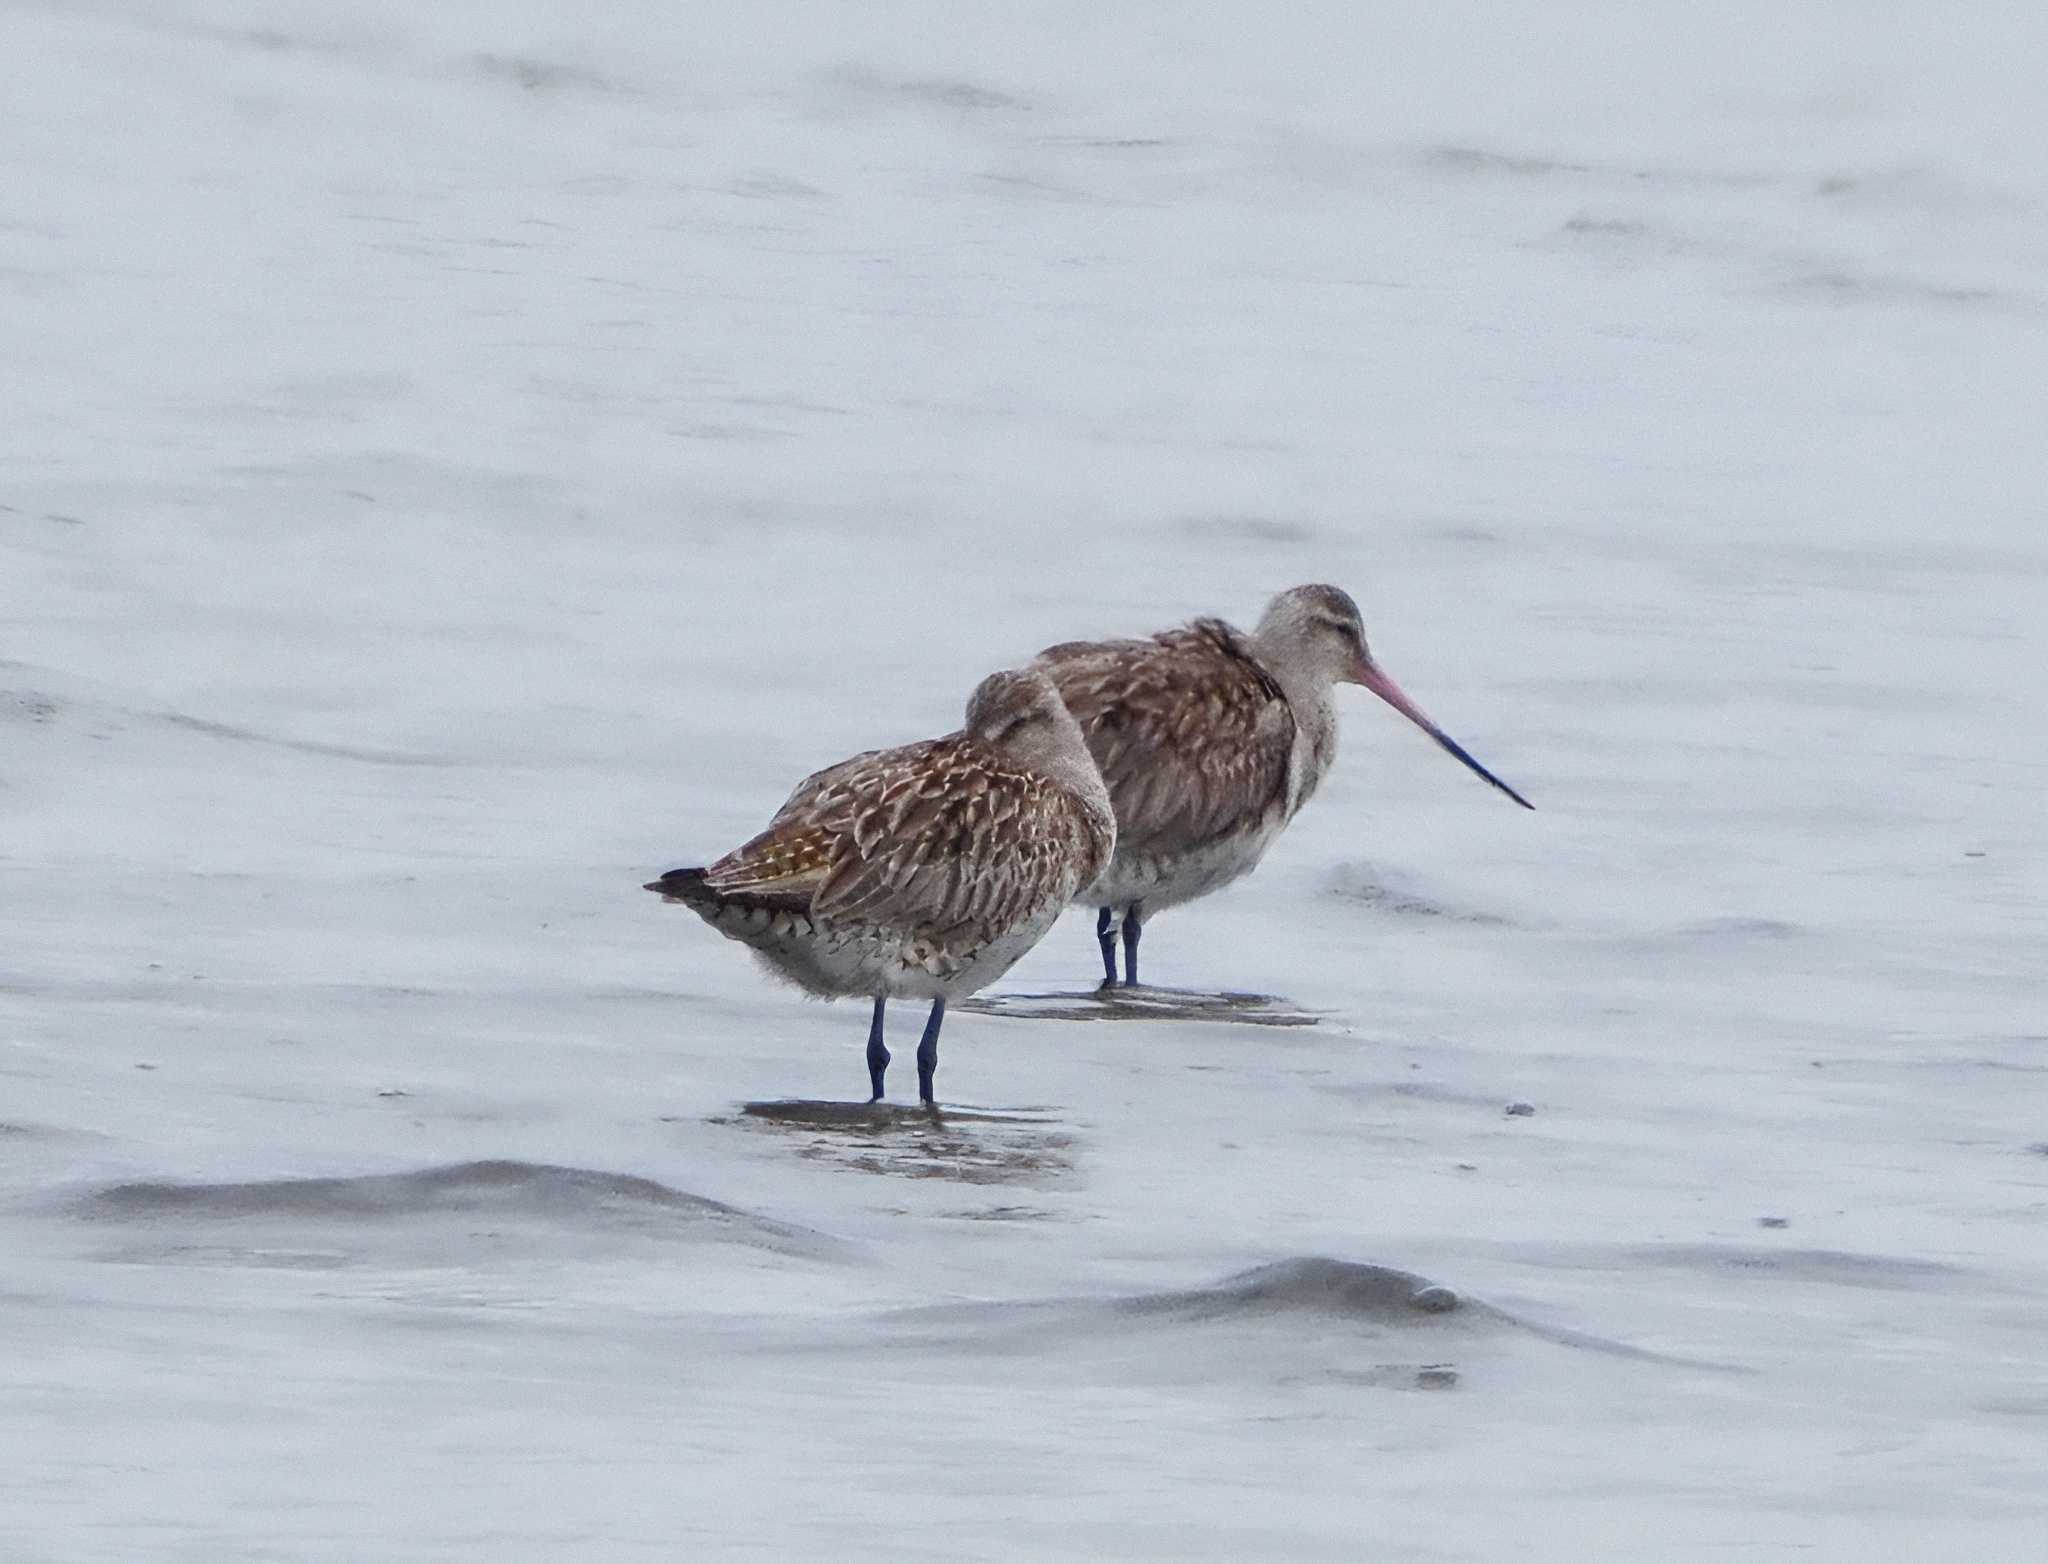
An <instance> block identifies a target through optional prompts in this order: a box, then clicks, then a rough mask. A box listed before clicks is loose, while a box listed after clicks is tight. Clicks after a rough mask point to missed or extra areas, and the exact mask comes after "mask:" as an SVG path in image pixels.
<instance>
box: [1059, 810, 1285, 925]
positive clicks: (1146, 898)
mask: <svg viewBox="0 0 2048 1564" xmlns="http://www.w3.org/2000/svg"><path fill="white" fill-rule="evenodd" d="M1284 824H1285V822H1284V821H1282V820H1279V819H1275V820H1273V821H1272V822H1271V823H1270V824H1265V825H1261V826H1259V827H1258V828H1257V829H1255V830H1251V831H1242V832H1238V833H1236V834H1235V835H1232V836H1227V837H1223V838H1221V839H1219V840H1216V841H1212V842H1204V843H1202V844H1200V845H1199V846H1196V847H1191V848H1188V849H1186V850H1184V851H1180V852H1173V853H1153V854H1140V853H1132V854H1129V855H1126V854H1125V853H1124V851H1123V850H1122V848H1118V850H1117V854H1116V858H1115V860H1114V861H1113V862H1112V863H1111V864H1110V866H1109V869H1108V872H1106V873H1105V874H1104V875H1103V876H1102V878H1101V879H1099V880H1097V881H1096V882H1095V884H1094V885H1093V886H1091V887H1089V889H1088V890H1087V891H1086V892H1085V893H1084V894H1082V895H1081V896H1079V897H1077V898H1076V900H1078V901H1079V902H1081V903H1082V905H1084V906H1089V907H1127V906H1129V905H1130V904H1131V903H1132V902H1143V903H1144V904H1145V907H1146V910H1147V911H1148V912H1157V911H1158V910H1159V909H1160V908H1162V907H1172V906H1175V905H1177V904H1178V903H1180V902H1185V901H1193V900H1194V899H1195V898H1196V897H1198V896H1206V895H1208V894H1209V893H1210V892H1211V891H1214V890H1219V889H1221V888H1222V887H1223V886H1226V885H1228V884H1229V883H1230V882H1231V881H1232V880H1237V879H1242V878H1243V877H1244V876H1245V875H1247V874H1250V873H1251V872H1252V870H1254V869H1256V868H1257V867H1258V866H1259V860H1260V859H1261V858H1263V857H1265V856H1266V849H1267V848H1269V847H1271V846H1272V845H1273V842H1274V839H1275V838H1277V837H1278V836H1279V835H1280V832H1281V829H1282V827H1283V826H1284Z"/></svg>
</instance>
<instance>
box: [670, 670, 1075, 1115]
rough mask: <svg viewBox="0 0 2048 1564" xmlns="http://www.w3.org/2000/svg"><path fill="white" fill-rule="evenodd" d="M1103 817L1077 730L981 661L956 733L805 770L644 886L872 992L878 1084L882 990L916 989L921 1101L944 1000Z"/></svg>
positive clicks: (1003, 953)
mask: <svg viewBox="0 0 2048 1564" xmlns="http://www.w3.org/2000/svg"><path fill="white" fill-rule="evenodd" d="M1115 847H1116V816H1115V814H1114V812H1113V811H1112V810H1111V808H1110V802H1109V793H1108V790H1107V789H1105V788H1104V786H1103V784H1102V776H1101V774H1100V773H1099V772H1098V771H1097V770H1096V769H1095V762H1094V761H1093V760H1092V759H1090V758H1089V755H1088V748H1087V745H1086V744H1085V742H1084V741H1083V740H1082V737H1081V730H1080V728H1079V727H1078V726H1077V725H1076V724H1075V722H1074V719H1073V717H1072V716H1071V715H1070V714H1069V713H1068V711H1067V708H1066V707H1065V705H1063V704H1062V703H1061V701H1060V697H1059V692H1058V691H1056V690H1055V689H1054V688H1053V685H1052V681H1051V680H1050V679H1048V678H1047V677H1046V676H1045V674H1044V673H1042V672H1040V671H1039V670H1037V669H1029V668H1027V669H1011V670H1008V671H1005V672H1002V673H995V674H990V675H989V677H988V678H986V679H984V680H983V681H982V682H981V685H980V686H979V688H977V689H976V690H975V692H974V695H973V698H972V699H970V700H969V701H968V703H967V721H966V725H965V726H964V727H962V728H961V729H960V730H959V731H958V732H957V733H949V734H947V735H946V736H945V737H943V738H936V739H927V740H925V741H923V742H922V743H917V744H906V745H903V746H901V747H900V748H897V749H880V750H871V751H869V752H868V753H866V754H863V755H856V756H854V757H853V758H852V759H851V760H845V761H841V762H840V763H839V764H838V765H836V766H828V767H826V768H825V769H824V770H823V771H820V772H818V773H816V774H815V775H813V776H809V777H806V778H805V779H804V780H803V781H802V782H801V783H799V784H798V785H797V789H796V791H795V792H794V793H792V794H790V795H789V802H788V803H786V804H784V805H783V806H782V808H781V809H780V810H779V811H778V812H777V813H776V816H775V818H774V819H773V820H772V821H770V822H769V825H768V829H767V830H765V831H763V832H762V833H761V834H760V835H759V836H757V837H755V838H754V839H753V840H752V841H750V842H748V843H746V844H745V845H744V846H742V847H738V848H735V849H734V850H733V851H732V852H729V853H727V854H726V855H725V856H724V857H723V858H720V859H719V860H718V861H717V862H716V863H713V864H711V865H710V866H709V867H707V868H701V869H671V870H670V871H669V872H668V873H667V874H664V875H663V876H662V877H661V878H660V879H658V880H655V881H653V882H652V883H651V884H649V885H648V886H647V889H648V890H650V891H657V892H659V893H660V894H661V895H662V897H663V898H665V899H666V900H669V901H679V902H682V903H684V904H685V905H687V906H688V907H690V908H691V909H692V910H693V911H694V912H696V913H697V915H698V916H699V917H701V918H703V920H704V921H705V922H706V923H708V924H710V925H711V926H712V927H713V928H715V929H717V930H718V932H719V933H721V934H723V935H724V936H725V937H726V938H727V939H736V940H738V941H740V942H741V943H742V944H744V945H746V946H748V947H749V948H751V949H752V951H753V953H754V955H755V957H756V958H757V959H758V960H759V961H760V963H761V965H762V966H763V967H765V968H766V969H767V970H768V972H769V973H770V974H771V975H773V976H775V977H778V978H782V979H784V980H786V981H788V982H791V983H794V984H796V985H797V986H798V987H799V988H803V989H806V990H808V991H809V992H810V993H812V994H816V995H819V996H821V997H823V998H827V999H837V998H840V997H842V996H849V995H858V996H863V997H867V998H871V999H873V1000H874V1005H875V1008H874V1019H873V1022H872V1023H871V1024H870V1026H869V1028H868V1051H867V1064H868V1083H869V1085H870V1086H871V1087H873V1089H874V1096H873V1098H872V1099H871V1100H873V1101H876V1102H879V1101H881V1100H882V1076H883V1072H884V1071H886V1070H887V1069H888V1067H889V1050H888V1048H887V1046H886V1045H885V1044H884V1042H883V1038H882V1013H883V1011H884V1009H885V1008H886V1007H887V1005H888V1002H889V1001H890V1000H891V999H929V1000H930V1001H931V1002H932V1008H931V1013H930V1015H929V1017H928V1018H927V1019H926V1021H925V1027H924V1035H923V1037H922V1038H921V1039H920V1040H919V1042H918V1045H917V1093H918V1097H919V1098H920V1100H922V1101H923V1102H926V1103H930V1102H932V1100H933V1097H932V1077H933V1075H934V1073H935V1072H936V1071H937V1069H938V1062H939V1027H940V1024H941V1023H942V1022H943V1021H944V1019H945V1014H946V1003H947V1001H948V1000H953V999H959V998H962V997H964V996H965V995H968V994H972V993H973V992H975V991H976V990H977V989H980V988H983V987H985V986H986V985H987V984H989V983H992V982H994V981H995V980H996V979H997V978H999V977H1001V976H1002V975H1003V974H1004V973H1005V972H1007V971H1008V970H1009V969H1010V967H1011V966H1012V965H1013V964H1014V963H1015V962H1016V961H1017V959H1018V957H1020V956H1022V955H1023V954H1024V952H1025V951H1027V950H1029V949H1030V948H1031V947H1032V946H1033V945H1035V944H1037V943H1038V941H1039V938H1040V936H1042V935H1043V934H1044V933H1045V931H1046V930H1047V929H1049V928H1051V927H1052V925H1053V923H1054V922H1055V920H1057V919H1058V917H1059V915H1060V913H1061V912H1062V911H1064V910H1065V909H1066V907H1067V906H1068V905H1069V904H1070V903H1071V902H1072V901H1073V899H1074V897H1075V896H1076V895H1078V894H1079V893H1080V892H1082V891H1084V890H1086V889H1087V888H1088V886H1089V885H1091V884H1092V883H1094V881H1095V880H1096V879H1097V878H1098V877H1099V876H1100V875H1101V873H1102V870H1103V869H1104V868H1105V867H1106V866H1107V865H1108V863H1109V860H1110V855H1111V853H1112V852H1113V851H1114V850H1115Z"/></svg>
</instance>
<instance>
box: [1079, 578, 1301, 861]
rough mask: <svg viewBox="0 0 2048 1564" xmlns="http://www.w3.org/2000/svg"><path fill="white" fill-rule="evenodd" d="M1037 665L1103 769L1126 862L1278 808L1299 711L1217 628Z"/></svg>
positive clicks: (1234, 636) (1105, 646)
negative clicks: (1044, 668)
mask: <svg viewBox="0 0 2048 1564" xmlns="http://www.w3.org/2000/svg"><path fill="white" fill-rule="evenodd" d="M1040 656H1041V658H1042V659H1043V661H1044V662H1045V663H1046V664H1047V665H1048V666H1049V667H1050V668H1051V669H1052V670H1053V675H1054V682H1055V683H1057V684H1058V686H1059V689H1060V695H1061V697H1062V698H1063V699H1064V700H1065V701H1066V703H1067V709H1068V710H1070V711H1071V712H1073V714H1074V719H1075V721H1077V722H1079V723H1080V724H1081V731H1082V733H1083V734H1084V735H1085V736H1086V737H1087V740H1088V748H1089V753H1091V754H1092V755H1093V756H1094V757H1095V763H1096V765H1097V766H1099V767H1100V768H1101V770H1102V780H1103V783H1104V785H1105V786H1106V787H1107V788H1108V789H1109V798H1110V803H1111V804H1112V806H1114V808H1115V809H1116V815H1117V822H1118V826H1117V829H1118V832H1119V837H1118V844H1117V845H1118V851H1119V853H1120V854H1122V855H1123V856H1124V857H1125V858H1127V859H1138V858H1151V857H1154V856H1157V855H1158V854H1159V853H1160V852H1162V851H1165V852H1168V853H1177V852H1179V851H1181V850H1183V849H1184V848H1185V846H1186V845H1187V844H1189V843H1198V842H1203V841H1211V840H1214V839H1216V838H1218V837H1222V836H1227V835H1230V834H1232V833H1234V832H1236V831H1239V830H1242V829H1244V828H1246V827H1247V826H1248V825H1250V824H1251V823H1253V822H1255V821H1256V820H1257V819H1258V818H1260V817H1261V816H1262V815H1263V814H1265V813H1266V812H1268V811H1270V810H1273V809H1278V808H1281V807H1283V806H1284V804H1285V800H1286V797H1287V785H1288V761H1289V758H1290V757H1291V756H1292V754H1293V751H1294V737H1295V731H1296V723H1295V719H1294V713H1293V711H1292V710H1291V709H1290V708H1289V706H1288V704H1287V697H1286V695H1285V694H1284V693H1283V692H1282V690H1281V688H1280V686H1279V684H1278V683H1277V682H1276V681H1275V680H1274V678H1273V676H1272V675H1271V674H1270V673H1268V672H1267V671H1266V670H1265V669H1264V668H1263V667H1261V666H1260V664H1259V661H1258V659H1257V657H1256V656H1255V655H1254V653H1253V651H1252V648H1251V647H1250V645H1249V644H1248V638H1247V637H1246V636H1245V635H1243V634H1242V633H1241V632H1240V631H1238V630H1235V629H1233V628H1232V627H1231V626H1230V625H1227V624H1225V623H1224V622H1223V621H1222V620H1221V619H1197V620H1195V621H1194V622H1193V623H1192V624H1189V625H1187V626H1185V627H1183V628H1180V629H1175V630H1167V631H1163V632H1162V633H1160V634H1158V635H1155V636H1151V637H1148V638H1147V639H1145V640H1142V641H1138V640H1129V641H1096V642H1086V641H1074V642H1068V643H1066V644H1064V645H1060V646H1052V647H1048V648H1046V650H1045V651H1044V652H1042V653H1041V654H1040Z"/></svg>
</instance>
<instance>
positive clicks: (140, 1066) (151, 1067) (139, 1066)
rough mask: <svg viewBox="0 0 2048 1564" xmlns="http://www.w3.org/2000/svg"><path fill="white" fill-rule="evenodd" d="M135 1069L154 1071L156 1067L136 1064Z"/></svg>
mask: <svg viewBox="0 0 2048 1564" xmlns="http://www.w3.org/2000/svg"><path fill="white" fill-rule="evenodd" d="M135 1068H136V1069H138V1070H154V1069H155V1068H156V1066H155V1065H153V1064H138V1065H136V1067H135Z"/></svg>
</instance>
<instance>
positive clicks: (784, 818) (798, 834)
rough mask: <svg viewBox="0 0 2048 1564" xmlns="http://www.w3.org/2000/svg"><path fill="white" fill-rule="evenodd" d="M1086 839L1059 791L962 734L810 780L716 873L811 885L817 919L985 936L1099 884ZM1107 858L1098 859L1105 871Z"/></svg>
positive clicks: (726, 880) (741, 880)
mask: <svg viewBox="0 0 2048 1564" xmlns="http://www.w3.org/2000/svg"><path fill="white" fill-rule="evenodd" d="M1086 830H1087V827H1086V825H1085V823H1084V822H1083V821H1082V819H1081V810H1080V809H1079V807H1078V806H1077V805H1076V804H1075V803H1074V802H1073V801H1072V800H1071V799H1069V798H1068V797H1067V796H1066V794H1065V792H1064V791H1063V790H1062V789H1060V788H1059V787H1058V785H1057V784H1055V783H1053V782H1051V781H1049V780H1048V779H1046V778H1044V777H1040V776H1037V775H1034V774H1032V773H1030V772H1026V771H1022V770H1019V769H1018V768H1017V767H1016V766H1014V765H1013V764H1011V763H1010V762H1008V761H1006V760H1004V759H1003V758H1002V757H1001V756H999V755H997V754H995V753H994V752H993V751H991V750H989V749H988V748H987V747H986V746H984V745H981V744H979V743H976V742H975V741H973V740H971V739H968V738H966V737H964V736H962V735H958V734H956V735H953V736H951V737H948V738H944V739H934V740H930V741H928V742H926V743H923V744H911V745H906V746H904V747H903V748H902V749H896V750H881V751H877V752H875V753H873V754H870V755H863V756H858V757H856V758H855V759H854V760H851V761H847V762H844V763H843V764H841V765H839V766H835V767H832V768H830V769H829V770H828V771H823V772H820V773H818V775H817V776H815V777H811V778H809V779H807V780H806V781H805V782H804V783H803V784H802V785H801V786H800V787H799V788H798V789H797V791H796V793H795V794H793V795H792V796H791V799H790V802H789V803H788V804H786V805H784V806H783V810H782V812H781V813H780V814H779V815H777V817H776V820H775V822H774V823H773V824H771V825H770V826H769V828H768V829H767V830H766V831H764V832H763V833H762V834H761V835H760V836H758V837H756V838H755V839H754V840H753V841H751V842H749V843H747V844H746V846H744V847H742V848H740V849H739V850H738V851H737V852H735V853H733V854H731V855H729V857H728V858H726V859H721V860H720V861H719V862H718V863H716V864H714V865H712V867H711V870H710V877H711V879H712V882H713V883H714V884H717V885H720V887H721V888H724V886H726V885H727V884H731V885H733V886H741V885H747V886H749V887H758V886H760V885H761V884H763V883H764V877H766V879H767V880H772V883H773V885H774V886H775V888H776V889H777V890H781V891H785V892H793V891H798V890H801V891H802V892H803V893H805V894H806V895H807V897H808V905H809V910H810V911H811V912H812V914H814V915H815V916H817V917H820V918H827V919H832V920H835V921H840V922H848V923H870V924H878V925H883V926H886V927H889V928H892V929H900V930H902V931H904V932H905V933H916V934H923V935H927V936H929V937H932V938H935V939H946V938H948V937H964V938H969V939H976V938H981V937H985V936H987V935H989V934H993V933H996V932H999V931H1001V930H1003V929H1006V928H1009V927H1012V926H1013V925H1015V924H1016V923H1017V922H1019V921H1021V920H1022V919H1023V918H1024V917H1026V916H1028V915H1029V914H1030V912H1032V911H1033V910H1035V909H1036V908H1038V907H1041V906H1043V905H1044V904H1045V903H1046V902H1048V901H1052V902H1056V903H1060V902H1064V901H1065V900H1067V899H1068V898H1070V897H1071V896H1072V895H1073V893H1074V891H1075V889H1077V888H1078V881H1079V879H1080V877H1081V875H1082V874H1083V873H1087V874H1088V875H1089V876H1090V877H1092V873H1093V870H1092V868H1090V866H1089V860H1090V858H1091V855H1090V854H1089V853H1088V852H1087V851H1086V844H1085V842H1083V841H1082V837H1083V835H1084V834H1085V833H1086ZM1077 849H1078V850H1077ZM1103 856H1104V855H1103V853H1102V852H1101V851H1100V849H1099V848H1098V849H1097V850H1096V851H1095V852H1094V853H1093V854H1092V858H1093V859H1094V860H1096V861H1097V862H1096V865H1095V866H1096V867H1099V860H1100V859H1101V858H1102V857H1103ZM729 866H730V867H729Z"/></svg>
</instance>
